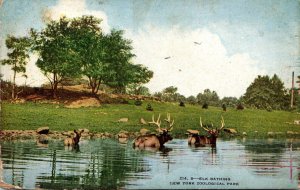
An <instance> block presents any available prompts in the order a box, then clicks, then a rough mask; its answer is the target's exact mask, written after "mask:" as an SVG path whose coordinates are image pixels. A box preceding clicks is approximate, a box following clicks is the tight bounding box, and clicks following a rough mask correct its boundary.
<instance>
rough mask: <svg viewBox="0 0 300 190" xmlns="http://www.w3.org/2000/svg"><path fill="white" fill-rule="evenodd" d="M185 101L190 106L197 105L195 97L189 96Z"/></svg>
mask: <svg viewBox="0 0 300 190" xmlns="http://www.w3.org/2000/svg"><path fill="white" fill-rule="evenodd" d="M186 101H187V102H188V103H189V104H192V105H195V104H197V98H196V97H195V96H189V97H187V98H186Z"/></svg>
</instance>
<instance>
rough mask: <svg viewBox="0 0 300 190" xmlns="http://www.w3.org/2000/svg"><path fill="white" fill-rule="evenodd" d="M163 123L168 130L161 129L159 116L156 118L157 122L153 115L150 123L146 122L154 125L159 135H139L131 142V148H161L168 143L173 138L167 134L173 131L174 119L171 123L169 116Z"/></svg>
mask: <svg viewBox="0 0 300 190" xmlns="http://www.w3.org/2000/svg"><path fill="white" fill-rule="evenodd" d="M165 121H166V122H167V123H168V125H169V126H168V128H161V127H160V125H161V121H160V114H159V116H158V118H157V121H154V115H153V116H152V121H151V122H148V123H149V124H154V125H156V126H157V127H158V128H157V131H158V132H159V135H156V134H149V135H141V136H139V137H137V138H136V139H135V140H134V142H133V147H138V148H146V147H152V148H161V147H163V146H164V144H165V143H166V142H168V141H171V140H172V139H173V138H172V137H171V135H170V134H169V132H170V131H171V130H172V129H173V125H174V119H173V121H171V116H170V114H168V115H167V119H165Z"/></svg>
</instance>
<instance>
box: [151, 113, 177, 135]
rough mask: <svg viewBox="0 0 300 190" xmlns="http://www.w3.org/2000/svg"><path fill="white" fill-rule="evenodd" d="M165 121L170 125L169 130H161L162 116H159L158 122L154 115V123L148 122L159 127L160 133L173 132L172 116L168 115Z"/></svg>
mask: <svg viewBox="0 0 300 190" xmlns="http://www.w3.org/2000/svg"><path fill="white" fill-rule="evenodd" d="M164 121H166V122H167V123H168V124H169V127H168V128H161V127H160V125H161V120H160V114H159V115H158V118H157V120H156V121H155V119H154V115H152V121H150V122H148V123H149V124H154V125H156V126H157V127H158V129H157V131H158V132H164V131H172V130H173V125H174V119H173V120H171V114H169V113H168V114H167V119H165V120H164Z"/></svg>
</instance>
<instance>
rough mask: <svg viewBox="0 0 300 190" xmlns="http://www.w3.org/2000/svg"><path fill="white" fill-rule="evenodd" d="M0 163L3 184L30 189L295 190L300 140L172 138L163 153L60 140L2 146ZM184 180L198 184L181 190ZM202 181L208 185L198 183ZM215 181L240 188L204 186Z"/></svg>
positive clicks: (98, 142)
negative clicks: (196, 141) (199, 142)
mask: <svg viewBox="0 0 300 190" xmlns="http://www.w3.org/2000/svg"><path fill="white" fill-rule="evenodd" d="M129 142H130V141H129ZM1 160H2V162H3V169H4V172H3V175H4V176H3V178H4V181H6V182H7V183H11V184H13V185H18V186H21V187H24V188H27V189H36V188H43V189H75V188H77V189H78V188H83V189H120V188H126V189H133V188H152V189H153V188H160V189H161V188H166V189H170V188H184V189H188V188H194V189H195V188H209V189H212V188H221V189H224V188H230V189H234V188H237V189H241V188H270V186H271V187H273V188H279V187H281V188H295V187H297V183H298V179H299V170H300V169H299V168H300V140H295V139H294V140H272V141H270V140H246V139H244V140H228V141H227V140H226V141H225V140H221V139H220V140H218V142H217V146H216V147H210V146H205V147H190V146H188V145H187V142H186V140H185V139H184V140H181V139H174V140H173V141H172V142H170V143H168V144H166V146H165V147H162V148H161V149H159V150H157V149H150V150H149V149H133V148H132V146H131V144H130V143H128V144H122V145H121V144H119V142H118V141H117V140H113V139H106V140H100V139H99V140H90V141H82V142H81V143H80V147H78V148H77V149H65V147H64V146H63V143H62V142H59V141H50V142H49V144H48V147H44V146H42V147H41V146H38V145H37V144H36V143H35V142H31V141H24V142H22V141H19V142H1ZM182 177H186V178H187V181H186V182H195V184H194V185H189V186H186V185H183V182H185V181H184V180H183V181H181V180H180V179H181V178H182ZM200 177H201V178H203V179H205V178H208V181H197V179H201V178H200ZM211 177H216V178H218V177H220V178H230V179H231V182H232V183H239V185H237V186H230V185H228V186H227V185H225V186H224V185H212V182H211V181H210V183H211V184H205V183H204V182H207V183H209V180H210V179H209V178H211ZM0 178H1V176H0ZM191 178H193V179H194V178H195V179H194V181H190V180H191ZM183 179H184V178H183ZM195 180H196V181H195ZM249 180H250V181H251V180H255V181H256V183H255V184H253V183H251V182H249ZM172 182H180V184H179V185H176V186H172V185H171V183H172ZM200 182H201V183H203V184H201V185H200V186H199V184H200ZM197 183H199V184H198V185H197ZM266 184H267V185H269V186H267V185H266Z"/></svg>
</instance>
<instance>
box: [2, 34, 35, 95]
mask: <svg viewBox="0 0 300 190" xmlns="http://www.w3.org/2000/svg"><path fill="white" fill-rule="evenodd" d="M5 44H6V47H7V48H8V50H9V52H8V53H7V56H8V58H7V59H3V60H1V61H0V62H1V64H2V65H10V66H11V69H12V70H13V79H12V91H11V98H12V99H15V98H17V93H16V76H17V73H23V76H25V77H26V75H25V72H26V64H27V62H28V59H29V48H30V45H31V44H30V39H29V38H27V37H21V38H17V37H14V36H8V37H7V39H6V41H5Z"/></svg>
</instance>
